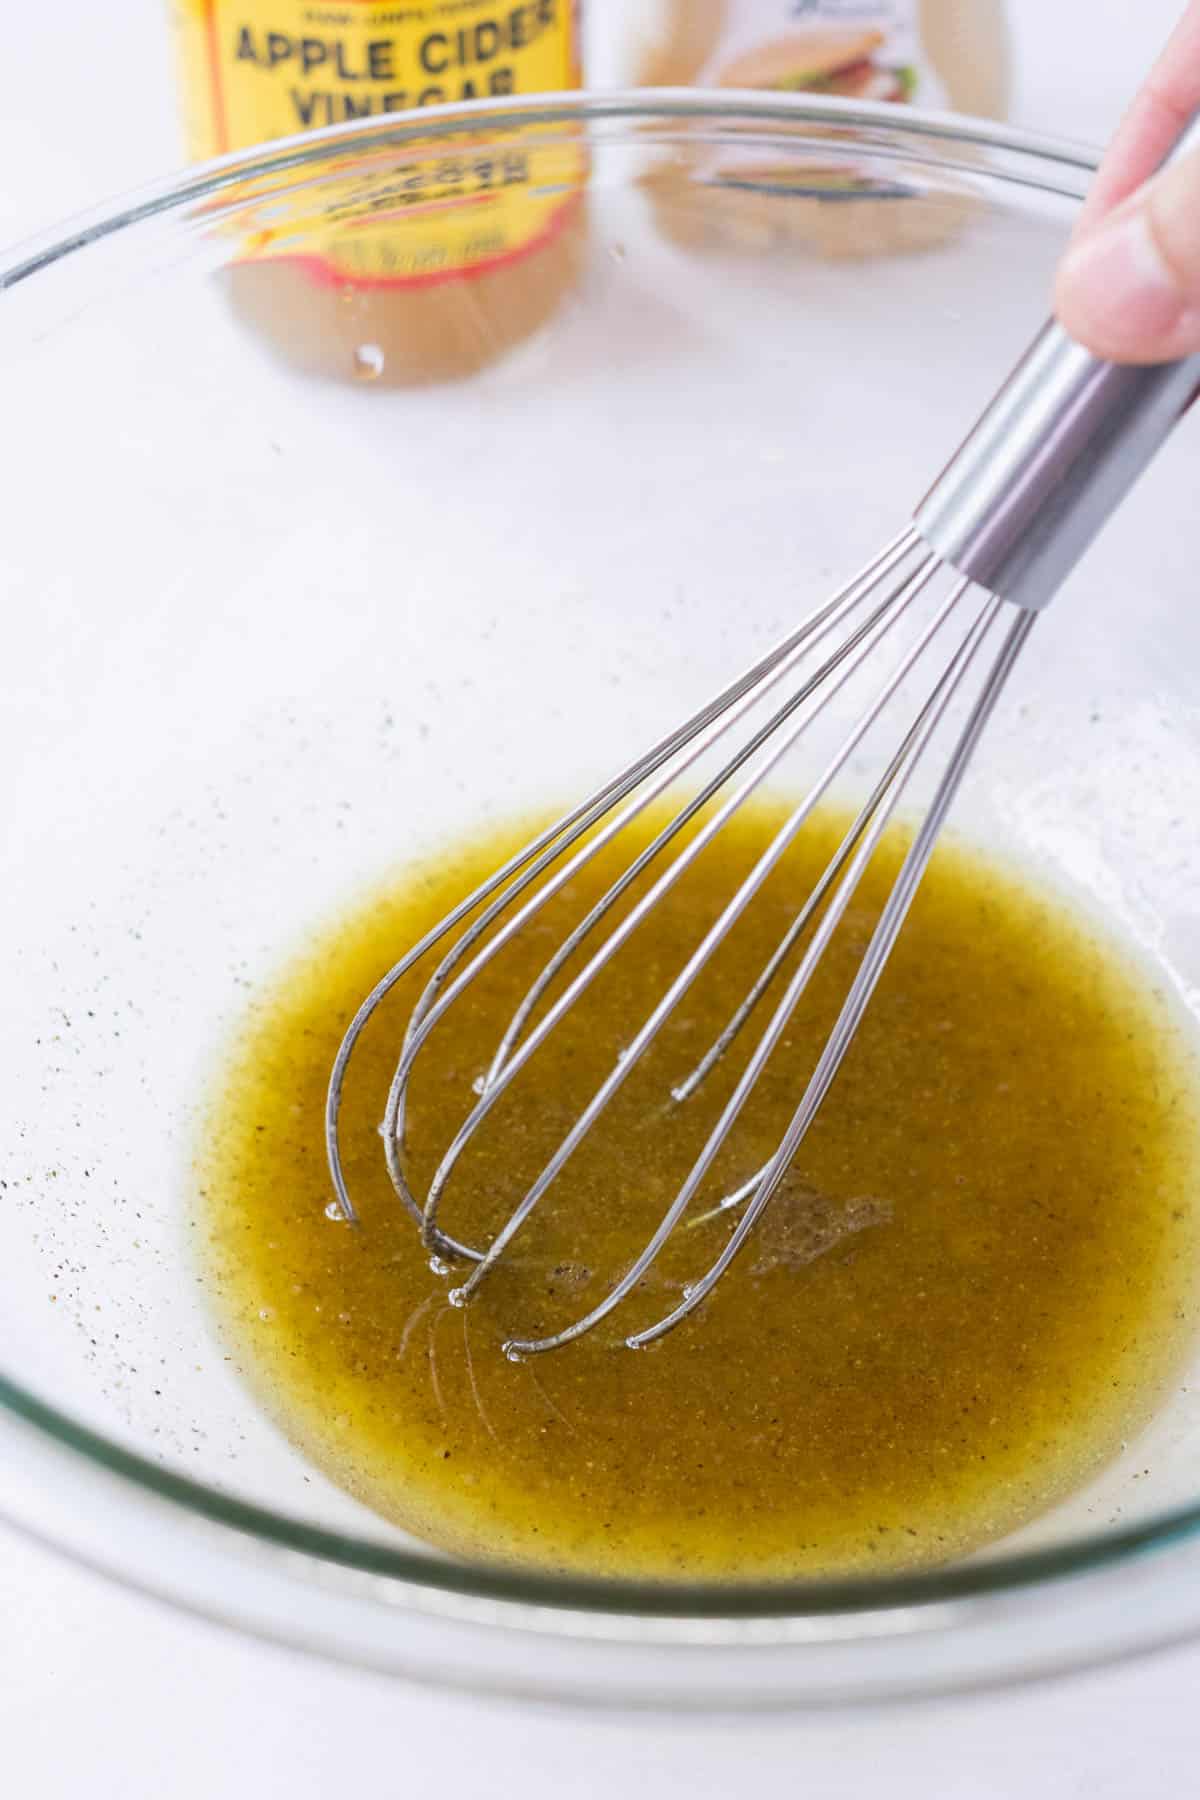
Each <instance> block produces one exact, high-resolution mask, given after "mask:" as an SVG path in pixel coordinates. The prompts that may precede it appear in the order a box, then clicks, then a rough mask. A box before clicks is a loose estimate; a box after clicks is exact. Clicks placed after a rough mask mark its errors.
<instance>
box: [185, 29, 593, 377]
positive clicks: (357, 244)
mask: <svg viewBox="0 0 1200 1800" xmlns="http://www.w3.org/2000/svg"><path fill="white" fill-rule="evenodd" d="M174 11H175V19H176V24H177V28H178V30H177V35H178V39H179V45H180V53H181V63H182V70H183V92H184V102H185V115H186V132H187V138H188V145H189V148H190V150H191V152H192V153H193V154H194V155H195V156H197V157H204V156H212V155H219V154H221V153H223V152H226V151H230V150H238V149H244V148H246V147H247V146H250V145H253V144H256V143H259V142H261V141H263V140H266V139H272V138H278V137H286V136H290V135H292V134H293V133H296V132H301V131H306V130H309V129H313V128H317V127H322V126H330V125H339V124H344V123H346V122H348V121H353V120H357V119H371V118H377V117H383V116H385V115H387V114H391V113H395V112H400V111H404V110H408V109H411V108H422V107H430V106H440V105H444V104H455V103H460V102H464V101H471V100H479V99H498V98H499V99H503V98H506V97H508V96H510V95H519V94H530V93H539V92H547V91H550V90H563V89H574V88H577V87H578V86H579V85H580V82H581V79H582V76H581V68H580V58H579V8H578V6H577V5H576V4H573V3H572V0H526V3H525V4H521V5H507V6H505V5H497V4H494V3H489V0H426V3H425V4H423V5H420V6H410V5H403V4H400V3H399V0H341V3H340V4H336V5H328V6H327V5H314V4H311V3H309V0H175V5H174ZM352 154H353V146H348V158H349V157H350V156H351V155H352ZM584 176H585V163H584V158H583V153H582V150H581V148H580V147H579V146H578V145H577V144H576V143H572V142H570V141H566V142H564V141H561V140H560V139H558V138H556V136H555V134H553V133H552V134H550V137H549V139H548V138H547V135H546V134H544V133H539V132H537V131H535V130H525V129H522V130H520V131H518V130H516V129H514V128H511V127H510V128H507V129H505V130H503V131H497V130H495V129H494V128H493V129H491V130H489V131H488V132H487V133H486V135H485V134H483V133H480V134H475V133H473V134H471V137H470V138H469V139H468V138H466V137H465V136H464V138H463V139H461V140H452V139H449V138H446V137H442V138H440V139H438V141H437V142H436V143H433V142H431V143H430V145H429V146H427V147H425V148H424V149H423V148H422V147H421V146H419V145H418V146H413V145H411V144H410V145H407V146H406V147H405V149H404V152H403V153H402V154H398V155H396V156H391V157H386V156H385V157H383V158H381V157H380V155H379V153H378V151H376V153H375V154H374V155H373V156H372V157H371V158H370V159H364V160H363V161H361V162H355V163H354V164H353V166H352V167H351V166H348V167H347V169H346V171H345V172H344V173H343V172H342V171H340V170H339V171H337V173H336V175H333V173H332V171H331V179H330V180H327V181H326V182H325V183H324V184H323V186H322V188H321V189H320V190H319V191H318V192H317V194H316V197H315V198H314V197H313V196H312V195H311V194H309V193H308V192H306V194H305V195H304V197H303V198H302V199H297V200H296V201H291V200H289V217H288V218H287V220H286V222H285V224H284V225H283V226H281V227H280V228H278V229H276V230H268V231H263V232H258V233H256V234H255V235H254V238H253V243H252V244H249V243H248V244H247V245H245V246H244V247H243V248H242V250H241V252H240V254H239V256H238V259H237V261H236V263H235V264H234V266H233V267H232V268H231V270H230V272H229V279H230V286H231V292H232V298H233V303H234V307H235V310H236V311H237V312H238V313H239V314H240V316H242V317H243V318H244V319H245V320H247V321H248V322H249V323H250V324H251V325H252V326H254V327H255V328H256V329H257V330H258V331H259V332H260V333H262V334H263V335H264V336H266V337H268V338H269V339H270V341H271V342H272V344H273V345H274V347H275V348H276V349H277V350H279V351H281V352H282V353H283V354H284V356H285V357H286V358H287V360H288V361H289V362H291V363H293V364H295V365H298V366H300V367H301V368H304V369H306V370H308V371H311V372H314V373H319V374H332V375H335V376H339V377H343V378H347V379H359V380H363V379H365V380H369V381H373V382H375V381H378V382H382V383H383V384H384V385H397V384H401V385H403V384H408V383H411V382H419V381H424V380H442V379H448V378H453V377H455V376H462V375H468V374H472V373H474V372H475V371H476V370H478V369H480V368H482V367H485V366H486V365H487V364H488V363H490V362H491V361H493V360H495V358H496V357H498V356H499V355H501V354H503V352H504V351H506V350H508V349H510V348H512V347H513V346H514V345H515V344H516V343H519V342H521V341H522V340H523V339H524V338H526V337H527V336H529V335H530V333H531V332H532V331H534V330H536V329H537V328H538V327H539V326H540V325H541V324H542V323H544V322H545V320H546V319H548V318H549V317H550V316H551V315H552V314H553V312H554V311H555V310H556V309H557V306H558V304H559V302H560V301H561V299H562V298H563V296H564V294H565V293H566V291H567V290H568V289H569V288H570V287H571V286H572V285H573V283H574V281H575V278H576V275H577V273H578V269H579V264H580V260H581V255H582V235H583V233H582V224H583V221H582V188H583V182H584Z"/></svg>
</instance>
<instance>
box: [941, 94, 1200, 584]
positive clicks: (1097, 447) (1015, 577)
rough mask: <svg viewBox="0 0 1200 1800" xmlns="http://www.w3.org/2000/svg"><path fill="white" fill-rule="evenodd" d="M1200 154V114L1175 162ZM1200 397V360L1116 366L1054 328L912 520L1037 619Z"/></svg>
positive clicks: (947, 555) (968, 571)
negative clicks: (1197, 151) (1196, 151)
mask: <svg viewBox="0 0 1200 1800" xmlns="http://www.w3.org/2000/svg"><path fill="white" fill-rule="evenodd" d="M1198 146H1200V115H1197V117H1196V118H1194V119H1193V120H1192V123H1191V126H1190V127H1189V129H1188V130H1187V131H1186V132H1185V133H1184V135H1183V137H1182V138H1181V139H1180V141H1179V143H1178V144H1177V145H1176V147H1175V149H1174V150H1173V151H1172V153H1171V156H1170V157H1168V159H1167V160H1168V161H1173V160H1174V159H1175V158H1176V157H1178V156H1182V155H1184V154H1186V153H1187V152H1188V151H1189V150H1191V149H1194V148H1196V147H1198ZM1198 391H1200V356H1191V357H1188V358H1186V359H1185V360H1184V361H1182V362H1175V363H1157V364H1151V365H1149V366H1131V365H1128V364H1117V363H1107V362H1103V361H1101V359H1100V358H1099V357H1096V356H1093V355H1092V354H1091V352H1090V351H1088V350H1085V349H1084V348H1083V347H1082V345H1080V344H1077V343H1075V341H1074V340H1073V339H1072V338H1070V337H1068V335H1067V333H1066V332H1065V331H1064V330H1063V328H1062V326H1061V325H1059V324H1058V323H1057V322H1056V321H1053V320H1051V321H1050V322H1049V323H1048V324H1047V325H1046V326H1044V327H1043V329H1042V331H1041V332H1040V333H1039V335H1038V336H1037V338H1036V339H1035V340H1034V342H1033V344H1032V345H1031V346H1030V348H1029V350H1028V351H1027V352H1026V354H1025V355H1024V356H1023V357H1022V359H1021V361H1020V362H1019V363H1018V365H1017V367H1016V369H1015V370H1014V371H1013V373H1012V374H1011V375H1010V376H1009V378H1008V380H1007V381H1006V382H1005V384H1004V386H1003V387H1002V388H1001V389H1000V391H999V393H998V394H997V395H996V397H995V399H994V400H993V401H992V403H991V405H990V406H989V407H988V409H987V411H986V412H985V413H984V414H983V416H982V418H981V419H980V420H979V423H978V424H977V425H976V426H975V428H974V430H973V431H972V432H971V433H970V435H969V436H968V437H967V439H966V440H965V442H964V443H963V444H962V445H961V447H960V448H959V450H958V451H957V452H956V454H955V456H954V457H953V459H952V460H951V462H950V463H949V464H948V465H947V467H946V468H945V470H943V472H942V474H941V475H940V476H939V477H938V480H937V481H936V482H935V484H934V486H933V487H932V488H931V489H930V491H929V493H928V494H927V495H926V496H925V498H924V500H923V501H922V502H921V505H920V506H919V507H918V508H917V511H916V514H915V515H914V523H915V524H916V527H917V530H918V531H919V532H920V533H921V536H922V537H923V538H924V539H925V541H926V543H927V544H928V545H929V546H930V548H931V549H933V550H935V551H936V552H937V553H938V555H939V556H941V557H942V558H944V560H945V561H946V562H948V563H950V564H951V565H952V566H953V567H954V568H955V569H957V570H958V571H959V573H960V574H962V575H966V576H969V577H970V579H971V580H973V581H975V582H978V583H979V585H980V586H981V587H984V588H987V589H988V590H989V591H990V592H991V593H993V594H998V595H1000V596H1001V597H1002V598H1003V599H1005V600H1011V601H1012V602H1013V603H1014V604H1015V605H1017V606H1022V607H1026V608H1029V609H1030V610H1033V611H1037V610H1040V609H1041V608H1042V607H1044V606H1046V605H1047V604H1048V603H1049V602H1050V600H1052V599H1053V597H1054V595H1055V594H1056V593H1057V591H1058V589H1059V587H1060V586H1061V585H1062V583H1063V582H1064V581H1065V580H1066V578H1067V576H1068V575H1069V574H1070V573H1071V571H1072V569H1073V568H1074V567H1075V565H1076V563H1077V562H1078V561H1079V559H1080V558H1081V557H1082V556H1083V554H1084V552H1085V551H1086V550H1087V549H1088V547H1089V545H1090V544H1091V542H1092V540H1093V539H1094V538H1095V537H1096V536H1097V534H1098V533H1099V531H1100V530H1101V528H1102V527H1103V525H1104V524H1105V522H1106V520H1107V519H1108V518H1109V517H1110V516H1111V514H1112V513H1113V511H1114V510H1115V508H1116V507H1117V506H1118V505H1119V504H1120V502H1121V501H1122V500H1123V499H1124V497H1125V495H1126V494H1127V493H1128V492H1129V490H1130V488H1131V487H1132V486H1133V485H1134V483H1135V482H1136V481H1137V479H1138V477H1139V476H1140V475H1141V474H1142V472H1143V470H1144V469H1145V468H1146V466H1147V465H1148V464H1149V462H1150V461H1151V459H1152V458H1153V457H1154V455H1155V453H1156V452H1157V451H1158V450H1159V449H1160V448H1161V446H1162V444H1163V443H1164V442H1165V440H1166V439H1167V437H1168V436H1169V435H1170V433H1171V432H1172V430H1173V429H1174V427H1175V426H1176V424H1177V423H1178V421H1179V419H1180V418H1181V417H1182V415H1183V413H1184V412H1185V411H1186V410H1187V408H1188V406H1189V405H1190V404H1191V402H1192V400H1193V399H1194V398H1195V397H1196V394H1197V392H1198Z"/></svg>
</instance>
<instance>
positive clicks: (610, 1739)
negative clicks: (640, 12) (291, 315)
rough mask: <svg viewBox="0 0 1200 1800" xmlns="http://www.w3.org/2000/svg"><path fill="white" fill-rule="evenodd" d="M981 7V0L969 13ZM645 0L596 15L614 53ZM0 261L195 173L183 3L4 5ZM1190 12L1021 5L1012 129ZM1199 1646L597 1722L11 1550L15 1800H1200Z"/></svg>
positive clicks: (1121, 2) (8, 1725)
mask: <svg viewBox="0 0 1200 1800" xmlns="http://www.w3.org/2000/svg"><path fill="white" fill-rule="evenodd" d="M962 3H963V4H964V5H970V4H971V3H972V0H962ZM636 4H637V0H592V6H593V16H594V17H596V18H597V19H598V20H599V22H600V25H601V30H602V31H603V30H604V29H605V27H606V25H607V22H608V21H609V20H610V19H611V22H612V27H613V30H614V32H615V31H616V30H617V28H618V24H619V20H620V19H621V18H622V17H624V16H626V15H627V14H628V13H629V12H631V11H635V10H636ZM5 10H6V18H5V50H4V60H5V76H6V80H5V100H4V109H3V113H2V115H0V242H2V241H6V240H11V239H14V238H16V237H19V236H21V235H23V234H25V233H26V232H30V231H33V230H35V229H39V228H40V227H42V226H44V225H48V224H51V223H52V222H53V221H54V220H55V219H56V218H57V217H59V216H60V215H63V214H65V213H69V212H71V211H74V210H77V209H79V208H81V207H83V206H85V205H90V204H91V203H93V202H94V201H97V200H100V199H103V198H104V197H105V196H106V195H108V194H111V193H114V192H118V191H120V190H121V189H122V188H126V187H129V186H132V185H136V184H137V183H138V182H140V181H142V180H144V179H146V178H147V177H150V176H153V175H157V174H159V173H161V172H162V171H163V170H164V169H168V168H170V167H171V166H172V165H174V164H176V163H177V162H178V161H179V159H180V152H179V143H178V138H177V135H176V133H177V127H176V114H175V103H174V92H173V88H172V85H171V83H172V70H171V65H170V60H169V53H170V46H169V40H168V36H167V29H166V21H165V0H122V4H121V5H120V7H105V6H100V5H97V4H95V0H59V3H58V4H57V5H56V6H52V7H34V6H25V7H22V8H19V9H18V8H16V7H14V8H11V9H8V8H6V9H5ZM1180 10H1181V7H1180V5H1179V4H1178V0H1139V4H1138V5H1137V6H1136V7H1134V6H1130V4H1129V0H1050V3H1049V4H1047V0H1013V4H1012V12H1013V15H1014V19H1015V23H1016V33H1017V53H1018V91H1017V99H1016V105H1015V109H1014V110H1015V118H1016V120H1017V122H1019V123H1022V124H1028V125H1031V126H1034V127H1037V128H1041V129H1045V130H1052V131H1057V132H1062V133H1064V134H1067V135H1071V136H1079V137H1093V138H1095V137H1100V136H1103V135H1104V134H1105V133H1106V131H1107V130H1108V129H1109V128H1110V126H1111V124H1112V123H1113V122H1114V121H1115V119H1116V116H1117V114H1118V112H1119V109H1120V106H1121V104H1122V103H1123V101H1124V99H1125V98H1126V97H1127V96H1128V94H1129V92H1130V90H1131V87H1132V85H1133V83H1134V81H1135V79H1136V75H1137V72H1138V70H1139V68H1140V67H1141V66H1142V65H1143V64H1144V63H1145V62H1146V61H1147V60H1148V58H1149V57H1150V55H1151V54H1152V52H1153V50H1154V49H1155V47H1156V46H1157V44H1158V42H1159V41H1160V40H1161V39H1162V37H1163V36H1165V34H1166V31H1167V29H1168V28H1169V25H1170V24H1171V22H1172V21H1173V20H1174V18H1175V17H1176V16H1177V14H1178V13H1179V11H1180ZM1197 1694H1200V1648H1197V1649H1195V1650H1192V1651H1188V1652H1184V1653H1175V1654H1173V1655H1170V1656H1164V1657H1159V1658H1157V1659H1153V1660H1151V1661H1147V1662H1144V1663H1140V1664H1138V1665H1135V1666H1131V1667H1128V1668H1125V1669H1121V1670H1113V1671H1109V1672H1106V1673H1104V1674H1101V1675H1090V1676H1086V1677H1079V1678H1074V1679H1071V1680H1069V1681H1066V1682H1063V1683H1059V1684H1055V1685H1053V1686H1048V1687H1044V1688H1041V1689H1038V1690H1035V1691H1026V1692H1020V1693H1012V1694H1006V1695H997V1696H992V1697H989V1698H986V1699H982V1700H971V1701H956V1702H953V1703H938V1704H933V1705H923V1706H919V1707H915V1708H905V1709H903V1710H899V1709H897V1710H888V1711H884V1712H872V1713H848V1714H839V1715H832V1716H829V1717H825V1718H820V1717H815V1718H802V1719H797V1720H793V1721H776V1722H762V1721H756V1722H747V1721H732V1720H730V1721H720V1720H709V1721H699V1722H698V1721H692V1720H689V1721H679V1722H672V1721H663V1720H646V1719H639V1720H634V1719H625V1718H605V1717H599V1718H593V1717H590V1716H588V1715H582V1714H581V1715H576V1714H573V1713H566V1712H552V1711H538V1710H535V1709H530V1708H520V1707H516V1706H503V1705H499V1704H492V1703H483V1702H477V1701H470V1700H464V1699H459V1698H451V1697H443V1696H440V1695H433V1694H425V1693H422V1692H419V1691H417V1690H415V1689H411V1688H408V1687H404V1686H401V1685H398V1684H395V1683H391V1682H388V1681H385V1680H382V1679H378V1678H373V1677H369V1676H362V1675H358V1674H353V1673H347V1672H344V1671H341V1670H337V1669H332V1668H327V1667H324V1666H322V1665H319V1664H317V1663H314V1662H308V1661H306V1660H304V1659H302V1658H299V1657H296V1656H293V1655H291V1654H288V1653H285V1652H282V1651H277V1650H274V1649H269V1648H265V1647H263V1646H261V1645H256V1644H251V1643H248V1642H245V1641H242V1640H239V1639H237V1638H235V1637H233V1636H231V1635H229V1634H226V1633H224V1632H222V1631H220V1630H218V1629H217V1628H214V1627H210V1626H207V1625H201V1624H198V1623H195V1622H193V1621H190V1620H186V1619H182V1618H180V1617H178V1616H176V1615H174V1614H171V1613H168V1612H167V1611H166V1610H164V1609H161V1608H159V1607H158V1606H156V1605H154V1604H152V1603H150V1602H148V1601H145V1600H142V1599H140V1598H138V1597H135V1596H130V1595H127V1594H124V1593H122V1592H119V1591H118V1590H116V1589H115V1588H112V1587H110V1586H109V1585H107V1584H106V1583H104V1582H102V1581H100V1580H99V1579H97V1578H95V1577H93V1576H90V1575H87V1574H83V1573H81V1572H80V1571H78V1570H76V1569H73V1568H71V1567H69V1566H68V1565H66V1564H65V1563H62V1562H60V1561H59V1560H58V1559H57V1558H55V1557H54V1556H52V1555H49V1554H47V1553H46V1552H45V1551H43V1550H41V1549H38V1548H35V1547H34V1546H33V1545H31V1544H29V1543H27V1542H25V1541H24V1540H22V1539H19V1538H17V1537H15V1536H12V1535H8V1534H5V1533H3V1532H0V1743H2V1745H3V1767H4V1774H3V1777H0V1781H2V1784H3V1788H4V1791H5V1792H6V1793H11V1794H13V1795H14V1796H16V1795H32V1796H35V1797H37V1800H42V1797H45V1800H58V1796H63V1797H66V1796H71V1800H75V1797H77V1796H79V1797H83V1796H87V1800H108V1797H109V1796H112V1797H114V1800H115V1797H116V1796H120V1797H121V1800H141V1797H142V1796H151V1795H155V1796H157V1795H160V1794H170V1795H172V1796H175V1797H177V1800H192V1797H193V1796H195V1797H199V1796H201V1795H204V1796H208V1795H211V1794H218V1793H219V1794H221V1795H227V1796H234V1800H240V1797H241V1796H243V1795H247V1796H248V1795H268V1796H275V1795H279V1796H284V1795H286V1796H288V1800H307V1797H309V1796H318V1795H319V1796H327V1795H332V1794H335V1793H336V1794H337V1795H338V1796H339V1797H345V1800H357V1796H358V1795H359V1794H363V1795H367V1794H370V1795H371V1796H373V1797H374V1796H378V1797H386V1796H390V1795H392V1794H396V1795H400V1794H405V1795H409V1794H422V1795H435V1794H445V1795H446V1796H447V1797H448V1800H456V1797H457V1796H460V1795H461V1796H475V1795H491V1794H498V1795H499V1794H505V1793H514V1794H515V1793H519V1794H520V1796H521V1800H541V1797H542V1796H547V1797H549V1796H552V1795H553V1796H556V1797H557V1796H560V1795H564V1794H565V1795H592V1794H595V1795H605V1796H607V1795H609V1794H612V1795H614V1796H622V1795H624V1794H625V1793H626V1792H628V1791H629V1789H630V1788H631V1787H632V1786H634V1784H636V1786H637V1789H638V1790H639V1791H645V1792H647V1793H649V1794H652V1795H655V1796H664V1797H669V1796H673V1795H676V1794H679V1795H682V1794H685V1793H686V1794H689V1795H708V1794H726V1793H729V1792H731V1791H737V1790H738V1789H741V1790H743V1791H745V1792H747V1793H749V1794H751V1795H752V1796H753V1797H754V1800H758V1796H760V1795H762V1796H770V1795H775V1794H781V1795H782V1794H788V1795H791V1794H793V1793H797V1792H800V1793H805V1794H813V1795H817V1796H822V1797H824V1796H841V1795H852V1796H858V1795H868V1794H871V1795H874V1794H876V1793H881V1794H886V1795H888V1796H889V1797H894V1800H907V1797H908V1796H914V1797H915V1796H917V1795H920V1796H922V1800H925V1797H926V1796H931V1797H933V1800H938V1797H939V1796H942V1795H947V1796H953V1797H954V1800H985V1797H987V1800H990V1797H992V1796H996V1797H999V1796H1005V1800H1008V1797H1009V1796H1015V1795H1018V1794H1020V1795H1022V1796H1023V1797H1025V1800H1039V1797H1041V1796H1050V1795H1053V1796H1054V1797H1055V1800H1067V1797H1069V1796H1073V1795H1077V1794H1079V1795H1082V1794H1085V1793H1086V1794H1087V1795H1089V1796H1090V1797H1093V1800H1105V1797H1106V1796H1121V1797H1122V1800H1126V1797H1130V1796H1137V1797H1138V1800H1156V1797H1157V1796H1160V1795H1161V1796H1164V1797H1165V1796H1167V1795H1171V1796H1172V1797H1174V1796H1176V1795H1179V1794H1184V1793H1190V1792H1193V1791H1194V1790H1195V1781H1196V1774H1195V1771H1196V1766H1197V1753H1198V1752H1200V1717H1198V1716H1197V1707H1196V1696H1197Z"/></svg>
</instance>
